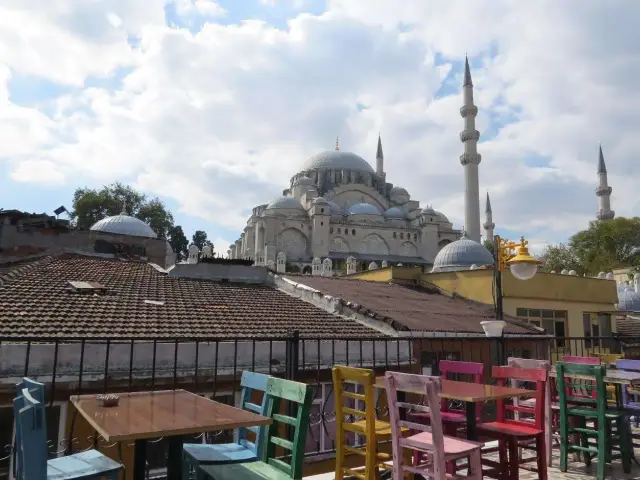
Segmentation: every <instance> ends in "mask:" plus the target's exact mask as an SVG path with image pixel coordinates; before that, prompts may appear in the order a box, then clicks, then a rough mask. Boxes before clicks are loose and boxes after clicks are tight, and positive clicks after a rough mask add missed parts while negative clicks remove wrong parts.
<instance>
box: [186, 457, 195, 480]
mask: <svg viewBox="0 0 640 480" xmlns="http://www.w3.org/2000/svg"><path fill="white" fill-rule="evenodd" d="M192 467H193V468H195V469H196V470H197V469H198V465H197V464H196V465H191V458H190V457H187V456H186V455H183V456H182V480H189V477H190V476H191V468H192Z"/></svg>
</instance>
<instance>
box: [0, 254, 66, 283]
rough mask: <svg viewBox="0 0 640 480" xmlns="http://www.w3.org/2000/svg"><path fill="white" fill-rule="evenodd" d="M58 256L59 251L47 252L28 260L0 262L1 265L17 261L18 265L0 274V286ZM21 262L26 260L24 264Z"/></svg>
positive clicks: (46, 263) (48, 262)
mask: <svg viewBox="0 0 640 480" xmlns="http://www.w3.org/2000/svg"><path fill="white" fill-rule="evenodd" d="M59 256H60V252H57V253H51V252H49V253H47V254H45V255H41V256H39V257H37V258H35V259H32V260H33V261H31V262H30V261H28V260H29V259H28V260H24V259H23V260H19V261H18V262H7V263H4V264H0V266H2V265H9V266H10V265H11V264H12V263H18V265H17V266H16V267H15V268H12V269H10V270H9V271H8V272H6V273H5V274H3V275H0V287H4V286H5V285H7V283H9V281H11V280H15V279H16V278H18V277H19V276H20V275H22V274H24V273H27V272H29V271H30V270H33V269H35V268H37V267H40V266H44V265H48V264H50V263H51V262H53V261H54V260H55V259H57V258H58V257H59ZM22 262H26V263H25V264H24V265H22Z"/></svg>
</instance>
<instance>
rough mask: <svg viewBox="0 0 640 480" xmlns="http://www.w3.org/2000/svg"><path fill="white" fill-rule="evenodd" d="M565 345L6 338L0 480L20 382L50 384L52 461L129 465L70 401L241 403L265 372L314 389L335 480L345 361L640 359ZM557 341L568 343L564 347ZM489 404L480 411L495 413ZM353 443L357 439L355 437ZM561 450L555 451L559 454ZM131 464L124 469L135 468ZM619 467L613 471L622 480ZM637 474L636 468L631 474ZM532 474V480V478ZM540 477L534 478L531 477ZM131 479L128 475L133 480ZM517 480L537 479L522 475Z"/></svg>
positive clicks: (318, 469) (610, 347) (5, 474)
mask: <svg viewBox="0 0 640 480" xmlns="http://www.w3.org/2000/svg"><path fill="white" fill-rule="evenodd" d="M559 340H560V339H550V338H540V337H539V336H538V337H529V336H515V335H514V336H508V337H504V338H503V339H500V340H495V339H493V340H490V339H487V338H485V337H481V336H472V335H470V336H469V337H468V338H460V337H448V336H446V335H442V336H438V335H432V336H429V337H424V336H422V338H420V337H414V338H411V337H403V338H394V339H389V338H380V337H375V338H360V339H355V340H354V339H343V340H341V339H330V340H327V339H322V338H317V339H309V338H304V339H302V338H299V337H298V335H297V334H296V333H295V332H294V333H292V334H291V335H289V336H286V337H273V338H260V339H254V338H237V339H231V340H230V339H228V338H225V339H216V338H211V339H205V340H202V339H198V340H197V341H195V340H190V339H184V338H181V339H176V338H167V339H162V338H156V339H148V340H144V339H138V338H137V339H123V338H102V339H96V338H91V339H72V340H66V339H61V338H40V339H36V340H34V339H20V338H5V339H0V395H2V402H3V403H2V405H1V406H2V409H1V410H0V445H4V450H3V454H2V455H0V479H9V478H12V476H11V472H12V468H13V455H12V431H13V427H12V409H11V401H12V398H13V397H14V395H15V392H14V385H15V384H16V383H17V382H18V381H19V380H20V379H21V378H23V377H30V378H32V379H34V380H37V381H39V382H42V383H45V384H46V394H45V397H46V400H47V417H48V425H47V427H48V437H49V454H50V457H51V458H53V457H56V456H63V455H66V454H69V453H74V452H79V451H82V450H86V449H90V448H94V447H95V448H98V449H99V450H100V451H102V452H103V453H104V454H106V455H108V456H110V457H112V458H114V459H115V460H118V461H121V462H123V463H124V464H125V465H126V466H127V467H129V466H130V464H131V462H132V458H133V445H132V444H128V443H123V444H118V443H107V442H105V441H104V439H103V438H101V437H100V436H98V435H97V434H96V433H95V432H94V431H93V429H92V428H91V427H90V426H89V425H88V424H87V423H86V422H85V421H84V419H83V418H82V417H81V416H79V415H77V413H76V412H75V410H74V407H73V406H71V405H70V403H69V398H70V396H72V395H79V394H90V393H118V392H132V391H156V390H172V389H184V390H188V391H191V392H194V393H198V394H199V395H203V396H207V397H209V398H212V399H215V400H216V401H219V402H222V403H226V404H230V405H236V404H237V402H238V398H239V380H240V376H241V373H242V371H244V370H250V371H255V372H262V373H268V374H270V375H274V376H279V377H284V378H289V379H294V380H296V381H299V382H305V383H308V384H310V385H311V386H312V388H313V392H314V400H313V406H312V410H311V419H310V425H309V430H308V433H307V441H306V452H305V456H306V461H305V475H306V476H308V477H309V478H317V479H318V480H320V479H324V478H327V479H328V478H333V476H332V475H333V474H332V469H333V466H334V460H333V457H334V453H335V442H334V439H335V436H334V433H335V411H334V398H333V385H332V381H331V368H332V366H334V365H349V366H356V367H363V368H370V369H375V370H376V371H377V374H378V375H382V374H383V372H384V371H386V370H393V371H412V372H414V373H423V374H429V375H438V374H439V370H438V365H439V362H440V361H441V360H443V359H449V360H461V361H471V362H481V363H484V364H485V371H490V366H491V365H495V364H500V363H501V362H503V361H504V359H506V358H507V357H511V356H514V357H521V358H536V359H550V360H551V361H552V362H554V361H557V360H561V359H562V357H563V356H564V355H578V356H591V355H597V354H603V353H612V352H623V353H626V354H627V357H632V356H634V355H635V352H634V349H637V347H636V346H635V345H637V344H640V341H638V340H633V341H631V340H628V339H627V340H626V341H625V343H622V342H621V341H620V339H618V338H601V339H595V338H589V339H587V340H585V339H583V338H564V339H562V341H559ZM557 345H563V347H562V348H559V347H558V346H557ZM376 395H377V401H376V412H377V415H378V416H379V417H381V418H384V417H386V416H387V413H388V412H387V408H386V397H385V393H384V391H377V392H376ZM493 408H494V406H493V405H492V404H490V403H487V404H486V405H485V406H484V411H483V415H487V416H489V415H491V414H492V410H493ZM232 437H233V432H230V431H222V432H215V433H213V434H204V433H202V434H197V435H193V436H191V437H190V438H188V439H186V440H185V441H188V442H208V443H222V442H229V441H232ZM352 441H353V443H354V444H355V445H358V444H359V442H360V440H359V438H358V436H357V435H356V436H354V438H353V439H352ZM556 454H557V452H556ZM166 455H167V441H166V438H157V439H154V440H152V441H151V442H150V444H149V446H148V449H147V471H148V476H149V478H163V475H164V470H165V463H166ZM557 465H558V462H557V461H556V463H554V467H552V468H550V469H549V472H550V475H551V476H550V478H552V479H559V478H585V479H586V478H593V476H594V475H593V472H594V470H593V468H594V467H592V469H591V470H587V469H585V467H584V466H583V465H582V464H572V465H571V466H570V470H569V472H568V473H567V474H561V473H560V472H559V471H558V470H557ZM130 470H131V469H130V468H127V472H130ZM618 470H620V472H622V470H621V468H620V465H619V464H616V465H614V466H613V468H612V469H611V470H610V473H612V474H614V476H618V475H619V478H635V477H633V476H627V477H625V476H624V475H623V474H622V473H618ZM638 471H640V467H637V466H636V467H635V470H634V472H635V473H637V472H638ZM527 475H530V476H527ZM531 475H534V476H531ZM128 478H129V477H128ZM520 478H521V479H529V478H531V479H533V478H536V477H535V474H531V473H528V472H527V473H525V472H524V471H523V472H522V474H521V476H520Z"/></svg>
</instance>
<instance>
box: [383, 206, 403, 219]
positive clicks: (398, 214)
mask: <svg viewBox="0 0 640 480" xmlns="http://www.w3.org/2000/svg"><path fill="white" fill-rule="evenodd" d="M384 216H385V217H388V218H404V212H403V211H402V210H400V209H399V208H398V207H391V208H390V209H389V210H387V211H386V212H384Z"/></svg>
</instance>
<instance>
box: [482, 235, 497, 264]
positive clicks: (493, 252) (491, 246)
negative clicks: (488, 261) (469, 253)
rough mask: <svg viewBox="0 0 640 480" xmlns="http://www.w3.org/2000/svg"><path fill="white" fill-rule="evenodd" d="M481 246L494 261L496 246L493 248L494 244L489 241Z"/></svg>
mask: <svg viewBox="0 0 640 480" xmlns="http://www.w3.org/2000/svg"><path fill="white" fill-rule="evenodd" d="M483 245H484V248H486V249H487V250H489V252H490V253H491V255H492V256H493V259H494V260H495V259H496V246H495V243H493V242H492V241H491V240H485V241H484V244H483Z"/></svg>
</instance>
